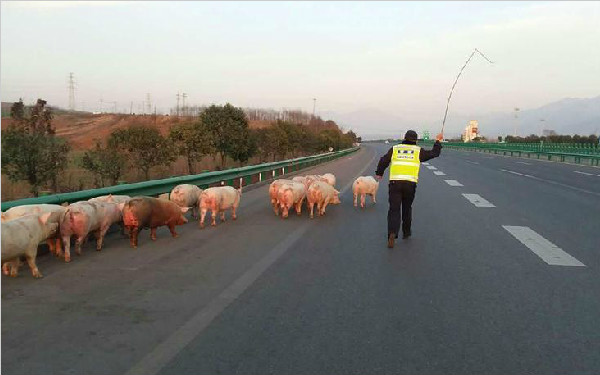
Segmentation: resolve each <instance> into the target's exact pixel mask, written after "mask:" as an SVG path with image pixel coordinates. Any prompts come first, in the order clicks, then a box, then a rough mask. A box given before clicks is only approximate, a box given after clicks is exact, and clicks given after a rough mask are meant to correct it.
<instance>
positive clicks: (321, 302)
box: [1, 144, 600, 375]
mask: <svg viewBox="0 0 600 375" xmlns="http://www.w3.org/2000/svg"><path fill="white" fill-rule="evenodd" d="M389 147H390V145H384V144H365V145H364V147H362V148H361V150H360V151H359V152H358V153H355V154H352V155H350V156H348V157H345V158H342V159H339V160H335V161H332V162H329V163H327V164H323V165H320V166H317V167H314V168H312V169H311V170H308V171H303V172H301V173H303V174H304V173H311V174H312V173H315V174H322V173H326V172H332V173H334V174H335V175H336V176H337V185H336V186H337V188H338V189H339V190H341V191H342V195H341V200H342V204H341V205H337V206H329V207H328V208H327V213H326V215H325V216H324V217H316V218H315V219H313V220H310V219H309V218H308V214H307V212H306V211H304V212H303V214H302V216H301V217H297V216H296V215H291V216H290V218H288V219H287V220H282V219H280V218H279V217H276V216H275V215H274V214H273V212H272V210H271V207H270V204H269V200H268V193H267V189H268V187H267V186H266V185H263V186H260V187H258V188H254V189H248V190H246V191H245V192H244V193H243V195H242V204H241V206H240V209H239V211H238V220H236V221H232V220H231V219H230V218H229V214H228V220H227V221H226V222H224V223H220V222H218V225H217V227H214V228H212V227H208V228H206V229H203V230H200V229H199V228H198V227H197V223H195V222H192V223H188V224H186V225H184V226H181V227H178V232H179V233H180V237H179V238H177V239H173V238H171V237H170V235H169V233H168V230H167V229H164V228H162V229H160V230H159V231H158V239H157V241H156V242H152V241H151V240H150V238H149V237H150V236H149V231H144V232H142V234H141V235H140V242H139V247H138V249H137V250H133V249H130V248H129V244H128V241H127V239H125V238H124V237H121V236H120V234H118V233H113V234H111V235H109V236H108V237H107V239H106V240H105V249H104V250H103V251H102V252H96V251H94V247H93V244H92V243H91V242H90V243H88V244H87V245H86V246H85V247H84V251H83V255H82V256H76V257H75V258H74V259H73V261H72V262H71V263H70V264H66V263H64V262H62V261H60V260H58V259H55V258H53V257H52V256H50V255H45V256H41V257H40V258H39V259H38V267H39V268H40V270H41V271H42V273H43V274H44V275H45V277H44V278H43V279H41V280H34V279H33V278H32V277H31V274H30V273H29V270H28V269H27V268H26V267H24V268H22V269H21V273H20V276H19V277H18V278H16V279H12V278H8V277H2V300H1V302H2V365H1V370H2V374H84V373H85V374H128V375H133V374H148V375H152V374H218V373H223V374H326V373H331V374H382V373H396V374H474V373H476V374H565V373H568V374H597V373H599V372H600V324H598V317H599V316H600V299H599V298H598V296H599V292H598V291H599V290H600V272H599V270H600V251H599V250H600V168H593V167H586V166H579V165H569V164H561V163H555V162H545V161H537V160H533V159H531V160H529V159H526V158H510V157H501V156H494V155H489V154H480V153H471V152H462V151H451V150H442V155H441V157H439V158H437V159H433V160H431V161H430V162H429V163H428V165H423V166H422V167H421V172H420V178H419V185H418V188H417V195H416V199H415V202H414V204H413V228H412V233H413V236H412V237H411V238H410V239H407V240H398V241H397V243H396V246H395V248H394V249H388V248H387V247H386V231H387V224H386V215H387V209H388V203H387V194H388V191H387V183H385V182H382V183H381V185H380V189H379V192H378V195H377V198H378V202H377V204H375V205H374V204H372V203H371V201H370V199H369V198H367V207H366V208H365V209H360V208H355V207H353V206H352V191H351V188H350V184H351V183H352V181H353V180H354V178H356V177H357V176H359V175H372V174H373V173H374V171H375V168H376V164H377V161H378V160H379V157H380V156H381V155H383V154H384V153H385V152H386V151H387V149H388V148H389ZM436 172H437V173H436ZM386 178H387V172H386ZM446 180H448V181H450V182H447V181H446ZM463 194H464V195H463Z"/></svg>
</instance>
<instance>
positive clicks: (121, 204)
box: [118, 203, 125, 211]
mask: <svg viewBox="0 0 600 375" xmlns="http://www.w3.org/2000/svg"><path fill="white" fill-rule="evenodd" d="M118 206H119V211H123V207H125V203H119V204H118Z"/></svg>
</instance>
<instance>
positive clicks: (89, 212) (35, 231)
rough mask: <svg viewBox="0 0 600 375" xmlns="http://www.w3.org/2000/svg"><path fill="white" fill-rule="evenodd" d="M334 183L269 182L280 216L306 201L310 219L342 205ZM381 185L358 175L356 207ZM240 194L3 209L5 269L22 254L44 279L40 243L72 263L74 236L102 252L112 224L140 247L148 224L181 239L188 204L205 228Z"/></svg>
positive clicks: (328, 178) (194, 192)
mask: <svg viewBox="0 0 600 375" xmlns="http://www.w3.org/2000/svg"><path fill="white" fill-rule="evenodd" d="M335 183H336V178H335V176H334V175H333V174H331V173H326V174H324V175H308V176H296V177H294V178H292V179H290V180H288V179H279V180H275V181H273V182H272V183H271V185H270V186H269V197H270V200H271V205H272V206H273V211H274V212H275V214H276V215H279V212H280V210H281V217H282V218H287V217H288V215H289V210H290V209H292V208H293V209H294V210H295V211H296V213H297V214H298V215H301V214H302V205H303V202H304V200H306V204H307V207H308V210H309V212H310V218H311V219H312V218H313V217H314V207H315V205H316V207H317V214H318V215H319V216H322V215H325V208H326V207H327V206H328V205H330V204H332V205H334V204H339V203H340V199H339V194H340V193H339V191H338V190H336V189H335ZM378 186H379V183H378V182H377V181H376V180H375V179H374V178H373V177H370V176H366V177H365V176H361V177H358V178H357V179H356V180H355V181H354V183H353V185H352V191H353V194H354V206H357V199H358V196H360V197H361V207H365V196H366V195H371V197H372V200H373V203H375V202H376V200H375V195H376V194H377V188H378ZM241 194H242V189H241V188H240V189H235V188H233V187H231V186H219V187H211V188H208V189H205V190H202V189H200V188H199V187H197V186H195V185H190V184H183V185H178V186H176V187H175V188H173V190H172V191H171V192H170V193H165V194H161V195H160V196H159V197H158V198H152V197H146V196H140V197H129V196H126V195H106V196H102V197H97V198H92V199H90V200H88V201H81V202H75V203H72V204H70V205H68V206H64V205H63V206H61V205H54V204H35V205H24V206H17V207H13V208H11V209H9V210H7V211H6V212H3V213H2V272H3V273H4V274H5V275H10V276H12V277H15V276H17V274H18V270H19V267H20V266H21V264H22V263H21V257H24V258H25V260H26V261H27V264H28V265H29V268H30V269H31V273H32V274H33V276H34V277H36V278H40V277H42V273H41V272H40V271H39V269H38V268H37V266H36V263H35V260H36V256H37V249H38V245H39V244H40V243H43V242H46V243H47V245H48V247H49V249H50V252H51V253H53V254H54V255H56V256H57V257H64V259H65V261H66V262H70V261H71V239H72V238H73V239H74V241H75V242H74V244H75V252H76V253H77V254H78V255H80V254H81V247H82V245H83V244H84V243H85V241H86V239H87V238H88V237H89V235H90V234H93V235H94V237H95V238H96V250H97V251H100V250H102V243H103V240H104V236H105V234H106V232H107V231H108V229H109V228H110V226H111V225H113V224H118V225H120V227H121V231H122V233H125V231H127V233H128V236H129V243H130V246H131V247H133V248H136V247H137V245H138V234H139V231H140V230H141V229H144V228H150V237H151V239H152V240H156V229H157V228H158V227H160V226H167V227H168V228H169V231H170V232H171V235H172V236H173V237H177V232H176V231H175V226H176V225H182V224H185V223H187V222H188V220H187V219H186V218H185V216H184V213H185V212H187V211H188V210H189V209H190V208H191V209H192V217H193V218H194V219H197V220H198V225H199V227H200V228H204V222H205V218H206V214H207V213H208V212H209V211H210V215H211V225H212V226H215V225H216V217H217V215H219V214H220V220H221V221H225V211H226V210H231V217H232V219H233V220H235V219H236V218H237V216H236V210H237V208H238V206H239V204H240V199H241ZM62 248H64V252H63V249H62Z"/></svg>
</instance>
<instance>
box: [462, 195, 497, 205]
mask: <svg viewBox="0 0 600 375" xmlns="http://www.w3.org/2000/svg"><path fill="white" fill-rule="evenodd" d="M463 197H465V198H467V200H468V201H469V202H471V203H473V204H474V205H475V207H482V208H487V207H496V206H494V205H493V204H491V203H490V202H488V201H487V200H485V199H483V198H482V197H481V196H480V195H479V194H464V193H463Z"/></svg>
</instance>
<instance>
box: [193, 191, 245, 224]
mask: <svg viewBox="0 0 600 375" xmlns="http://www.w3.org/2000/svg"><path fill="white" fill-rule="evenodd" d="M241 196H242V188H239V189H235V188H233V187H231V186H218V187H211V188H208V189H206V190H204V191H203V192H202V194H201V199H200V203H199V208H200V224H199V225H200V228H204V218H205V217H206V211H207V210H210V211H211V213H212V222H211V225H212V226H215V225H217V221H216V217H217V213H219V212H220V213H221V221H225V210H227V209H231V217H232V218H233V220H235V219H237V216H236V214H235V210H236V209H237V208H238V206H239V205H240V199H241Z"/></svg>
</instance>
